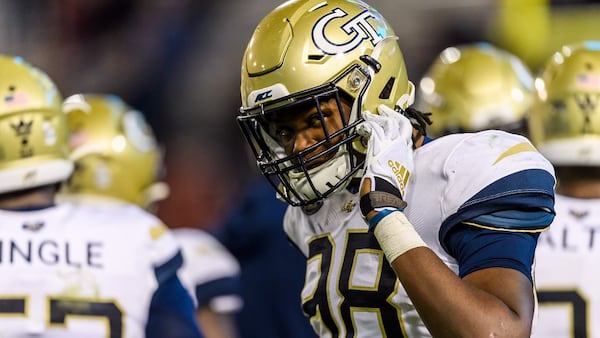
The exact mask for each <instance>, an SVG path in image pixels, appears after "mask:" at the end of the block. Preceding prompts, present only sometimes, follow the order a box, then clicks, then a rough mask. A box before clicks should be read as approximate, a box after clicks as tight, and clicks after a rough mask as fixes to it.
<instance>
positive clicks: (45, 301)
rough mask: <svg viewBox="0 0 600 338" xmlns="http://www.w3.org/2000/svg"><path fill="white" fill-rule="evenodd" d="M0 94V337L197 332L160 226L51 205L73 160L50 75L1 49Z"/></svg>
mask: <svg viewBox="0 0 600 338" xmlns="http://www.w3.org/2000/svg"><path fill="white" fill-rule="evenodd" d="M0 93H1V97H2V99H1V100H0V227H1V228H2V231H0V275H1V276H2V278H0V290H1V291H0V294H1V296H0V336H3V337H24V336H28V337H29V336H36V337H37V336H44V337H144V336H145V337H201V334H200V333H199V329H198V326H197V323H196V321H195V319H194V308H193V302H192V299H191V297H190V296H189V294H188V293H187V292H186V291H185V289H184V288H183V286H182V284H181V282H180V281H179V278H178V277H177V274H176V272H177V269H178V268H179V266H180V265H181V263H182V257H181V254H180V252H179V248H178V246H177V243H176V241H175V239H174V237H173V236H171V234H170V233H169V232H168V229H167V227H166V226H165V225H164V224H163V223H161V222H160V221H159V220H158V219H157V218H156V217H154V216H152V215H151V214H149V213H147V212H145V211H143V210H141V209H140V208H138V207H134V206H126V205H124V206H121V207H111V208H104V207H95V208H88V207H85V206H76V205H72V204H68V203H64V204H55V197H56V192H57V190H58V187H59V184H60V182H62V181H64V180H66V179H67V178H68V177H69V175H70V174H71V172H72V169H73V163H72V161H70V160H69V158H68V144H67V136H68V135H67V124H66V120H65V115H64V114H63V113H62V110H61V103H62V97H61V94H60V92H59V91H58V89H57V88H56V86H55V84H54V83H53V82H52V80H51V79H50V78H49V77H48V76H47V75H46V74H45V73H44V72H43V71H41V70H40V69H38V68H35V67H34V66H32V65H30V64H28V63H27V62H26V61H24V60H23V59H22V58H19V57H12V56H8V55H2V56H0Z"/></svg>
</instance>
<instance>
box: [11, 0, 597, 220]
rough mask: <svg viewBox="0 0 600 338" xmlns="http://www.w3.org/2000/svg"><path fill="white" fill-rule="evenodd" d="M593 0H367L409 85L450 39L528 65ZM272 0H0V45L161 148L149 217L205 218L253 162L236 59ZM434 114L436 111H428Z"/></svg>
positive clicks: (586, 19)
mask: <svg viewBox="0 0 600 338" xmlns="http://www.w3.org/2000/svg"><path fill="white" fill-rule="evenodd" d="M598 2H599V1H582V0H574V1H567V0H562V1H558V0H556V1H555V0H553V1H549V0H455V1H447V0H387V1H384V0H372V1H370V4H371V5H373V6H374V7H375V8H377V9H378V10H379V11H380V12H381V13H382V14H383V15H384V16H385V17H386V18H387V19H388V21H390V23H391V24H392V25H393V26H394V28H395V30H396V33H397V34H398V36H399V37H400V45H401V47H402V50H403V52H404V56H405V60H406V64H407V68H408V74H409V78H410V79H411V80H412V81H413V82H414V83H415V84H416V83H417V82H418V81H419V79H420V77H421V76H422V75H423V74H424V72H425V71H426V69H427V67H428V65H429V64H430V62H431V61H432V60H433V58H434V57H435V56H436V55H437V53H439V52H440V51H441V50H442V49H443V48H445V47H448V46H450V45H454V44H459V43H466V42H473V41H481V40H486V41H490V42H492V43H495V44H497V45H499V46H500V47H503V48H505V49H507V50H509V51H512V52H513V53H515V54H517V55H518V56H520V57H522V58H523V59H524V61H526V63H527V64H528V65H529V66H530V67H531V68H532V70H534V71H536V70H537V69H538V68H539V67H540V66H541V64H542V62H543V61H544V60H545V59H546V58H547V57H549V55H550V54H551V52H552V51H554V50H555V49H557V48H559V46H560V45H562V44H564V43H571V42H575V41H579V40H584V39H594V38H595V39H600V5H599V3H598ZM280 3H281V2H280V1H273V0H261V1H256V0H220V1H200V0H130V1H126V0H84V1H81V0H53V1H47V0H19V1H11V0H0V53H4V54H13V55H20V56H22V57H24V58H25V59H26V60H28V61H30V62H31V63H33V64H35V65H37V66H38V67H40V68H42V69H43V70H45V71H46V72H47V73H48V74H49V75H50V76H51V77H52V78H53V79H54V80H55V82H56V83H57V85H58V86H59V88H60V89H61V91H62V93H63V95H64V96H65V97H66V96H68V95H71V94H74V93H77V92H108V93H114V94H117V95H119V96H121V97H122V98H123V99H125V101H127V102H128V103H130V104H131V105H132V106H134V107H136V108H137V109H139V110H140V111H142V112H143V113H144V114H145V115H146V116H147V118H148V120H149V122H150V123H151V125H152V126H153V127H154V129H155V130H156V133H157V136H158V139H159V141H160V142H161V143H162V144H163V145H164V146H165V148H166V177H165V179H166V181H167V182H168V183H169V184H170V187H171V196H170V197H169V199H167V200H166V201H164V202H163V203H162V204H161V207H160V209H159V216H161V217H162V218H163V219H164V220H165V222H166V223H167V224H169V225H170V226H173V227H178V226H196V227H200V228H210V227H211V226H213V224H217V223H218V222H219V221H220V219H221V218H222V217H223V216H224V215H225V213H226V212H227V210H228V207H229V205H231V204H232V203H234V202H235V201H236V198H237V196H238V195H239V192H240V191H241V188H242V187H243V186H244V184H245V183H246V182H247V181H248V180H249V178H251V177H252V176H253V175H256V171H255V169H254V167H253V164H252V163H251V161H250V159H249V158H248V156H247V149H246V145H245V144H243V143H242V136H241V133H240V132H239V130H238V127H237V124H236V122H235V115H236V113H237V110H238V108H239V105H240V99H239V84H240V83H239V73H240V61H241V57H242V53H243V51H244V49H245V46H246V43H247V41H248V40H249V38H250V36H251V34H252V31H253V29H254V27H255V26H256V24H257V23H258V22H259V21H260V19H261V18H262V17H263V16H264V15H265V14H267V13H268V12H269V11H270V10H271V9H273V8H274V7H275V6H276V5H278V4H280ZM434 119H435V117H434Z"/></svg>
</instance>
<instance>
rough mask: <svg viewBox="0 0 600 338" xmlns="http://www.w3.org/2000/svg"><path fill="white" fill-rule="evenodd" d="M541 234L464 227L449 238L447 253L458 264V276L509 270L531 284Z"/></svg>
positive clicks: (453, 231) (457, 229)
mask: <svg viewBox="0 0 600 338" xmlns="http://www.w3.org/2000/svg"><path fill="white" fill-rule="evenodd" d="M538 236H539V233H527V232H507V231H497V230H489V229H480V228H475V227H472V226H468V225H464V224H461V225H459V226H456V227H455V228H454V229H453V230H452V231H450V233H449V234H448V236H447V241H448V243H447V246H448V247H449V248H451V250H450V251H449V252H448V253H449V254H450V255H452V256H453V257H454V258H455V259H456V260H457V261H458V266H459V271H458V275H459V276H460V277H461V278H462V277H464V276H466V275H468V274H469V273H471V272H474V271H477V270H481V269H485V268H492V267H501V268H510V269H515V270H518V271H520V272H521V273H523V274H524V275H525V276H527V278H529V281H532V276H531V268H532V265H533V257H534V252H535V247H536V244H537V238H538Z"/></svg>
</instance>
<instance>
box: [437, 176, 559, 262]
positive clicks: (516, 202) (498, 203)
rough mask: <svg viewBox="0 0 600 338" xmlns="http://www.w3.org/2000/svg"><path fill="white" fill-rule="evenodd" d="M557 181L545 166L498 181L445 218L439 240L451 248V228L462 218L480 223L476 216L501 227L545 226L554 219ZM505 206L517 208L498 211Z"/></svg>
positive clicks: (529, 228) (488, 225) (489, 225)
mask: <svg viewBox="0 0 600 338" xmlns="http://www.w3.org/2000/svg"><path fill="white" fill-rule="evenodd" d="M554 183H555V180H554V177H553V176H552V175H551V174H550V173H549V172H547V171H545V170H542V169H528V170H523V171H519V172H516V173H513V174H510V175H508V176H506V177H503V178H501V179H499V180H497V181H495V182H494V183H492V184H490V185H488V186H487V187H485V188H484V189H482V190H481V191H480V192H478V193H477V194H476V195H475V196H473V197H471V198H470V199H469V200H468V201H466V202H465V203H464V204H463V205H462V206H461V207H460V208H458V211H457V212H456V213H455V214H454V215H451V216H450V217H448V218H446V219H445V220H444V222H443V223H442V226H441V227H440V233H439V239H440V243H441V244H442V246H443V247H444V249H445V250H446V251H448V252H450V251H449V248H448V247H447V243H446V237H447V234H448V232H449V231H450V230H451V229H452V228H453V227H454V226H456V225H457V224H460V223H462V222H468V221H470V222H473V223H477V222H476V219H479V220H484V221H485V222H486V224H482V225H485V226H487V227H491V228H498V229H499V230H509V231H510V230H523V231H542V230H544V229H545V228H547V227H548V226H549V225H550V223H551V222H552V220H553V219H554ZM506 210H515V211H518V212H515V213H505V214H502V213H499V212H502V211H506ZM483 215H489V217H487V218H486V217H482V216H483ZM501 216H505V217H501ZM507 217H510V218H511V219H510V220H509V219H508V218H507ZM518 217H520V218H522V219H518ZM494 221H497V222H494Z"/></svg>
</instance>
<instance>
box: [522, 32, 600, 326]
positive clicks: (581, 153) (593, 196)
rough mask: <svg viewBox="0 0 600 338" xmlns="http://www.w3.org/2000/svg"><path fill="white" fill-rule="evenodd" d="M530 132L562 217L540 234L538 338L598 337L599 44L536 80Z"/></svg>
mask: <svg viewBox="0 0 600 338" xmlns="http://www.w3.org/2000/svg"><path fill="white" fill-rule="evenodd" d="M536 91H537V96H536V101H535V103H534V106H533V109H532V112H531V115H530V118H529V126H530V136H531V140H532V141H533V142H534V144H535V145H536V147H537V148H538V149H539V151H540V152H541V153H542V154H544V155H545V156H546V158H548V159H549V160H550V162H552V164H554V167H555V170H556V177H557V189H556V191H557V194H556V218H555V219H554V222H553V223H552V226H551V227H550V230H549V231H547V232H544V233H543V234H542V235H541V236H540V240H539V243H538V248H537V251H536V273H535V275H536V276H535V277H536V278H535V281H536V284H537V289H538V299H539V302H540V311H539V321H538V323H537V325H536V328H535V330H534V336H535V337H597V336H598V335H600V290H599V289H598V287H597V285H599V284H600V274H599V273H598V271H599V270H598V262H599V261H600V243H598V240H597V239H596V238H595V234H596V233H597V232H598V230H600V226H599V225H598V219H600V41H586V42H582V43H573V44H570V45H566V46H564V47H562V49H560V50H558V51H557V52H556V53H555V54H553V55H552V56H551V57H550V58H549V60H548V61H547V63H546V65H545V66H544V67H543V69H542V71H541V73H540V76H539V77H538V78H537V79H536Z"/></svg>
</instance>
